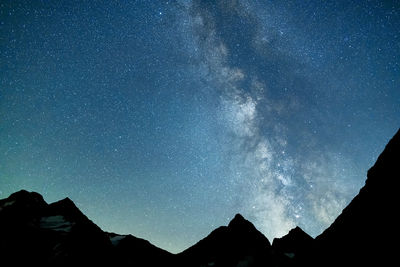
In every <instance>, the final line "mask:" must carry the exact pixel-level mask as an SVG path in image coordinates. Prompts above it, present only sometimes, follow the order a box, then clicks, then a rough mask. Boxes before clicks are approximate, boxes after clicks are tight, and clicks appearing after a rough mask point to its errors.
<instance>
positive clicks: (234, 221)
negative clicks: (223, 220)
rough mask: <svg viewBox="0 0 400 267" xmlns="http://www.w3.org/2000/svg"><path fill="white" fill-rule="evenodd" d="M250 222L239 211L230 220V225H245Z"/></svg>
mask: <svg viewBox="0 0 400 267" xmlns="http://www.w3.org/2000/svg"><path fill="white" fill-rule="evenodd" d="M247 223H250V222H249V221H247V220H246V219H245V218H244V217H243V216H242V215H241V214H239V213H237V214H236V215H235V217H234V218H233V219H232V220H231V221H230V222H229V224H228V227H235V226H238V225H244V224H247Z"/></svg>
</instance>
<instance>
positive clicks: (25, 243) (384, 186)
mask: <svg viewBox="0 0 400 267" xmlns="http://www.w3.org/2000/svg"><path fill="white" fill-rule="evenodd" d="M399 166H400V131H398V132H397V133H396V135H395V136H394V137H393V138H392V140H391V141H390V142H389V143H388V144H387V146H386V148H385V150H384V151H383V152H382V154H381V155H380V156H379V158H378V160H377V162H376V163H375V165H374V166H373V167H372V168H371V169H370V170H369V171H368V178H367V180H366V184H365V186H364V187H363V188H362V189H361V190H360V193H359V194H358V195H357V196H356V197H355V198H354V199H353V200H352V201H351V203H350V204H349V205H348V206H347V207H346V208H345V209H344V210H343V212H342V213H341V214H340V215H339V217H338V218H337V219H336V220H335V221H334V223H333V224H332V225H331V226H330V227H328V228H327V229H326V230H325V231H324V232H323V233H322V234H321V235H319V236H318V237H316V238H315V239H313V238H312V237H310V236H309V235H308V234H307V233H305V232H304V231H303V230H302V229H300V228H299V227H296V228H294V229H292V230H291V231H290V232H289V233H288V234H287V235H286V236H284V237H282V238H279V239H274V240H273V242H272V245H271V243H270V242H269V240H268V239H267V238H266V237H265V236H264V235H263V234H262V233H260V232H259V231H258V230H257V229H256V228H255V227H254V225H253V224H252V223H251V222H249V221H247V220H246V219H245V218H243V217H242V216H241V215H240V214H237V215H236V216H235V217H234V219H233V220H232V221H231V222H230V223H229V225H228V226H221V227H219V228H217V229H215V230H214V231H213V232H211V233H210V234H209V235H208V236H207V237H205V238H204V239H202V240H200V241H199V242H198V243H197V244H195V245H193V246H192V247H190V248H188V249H187V250H185V251H183V252H181V253H179V254H171V253H169V252H167V251H165V250H162V249H160V248H157V247H156V246H154V245H152V244H150V243H149V242H148V241H146V240H143V239H140V238H136V237H134V236H131V235H118V234H114V233H107V232H104V231H102V230H101V229H100V228H99V227H98V226H97V225H96V224H94V223H93V222H92V221H90V220H89V219H88V218H87V217H86V216H85V215H84V214H83V213H82V212H81V211H80V210H79V209H78V208H77V207H76V206H75V204H74V203H73V202H72V201H71V200H70V199H69V198H65V199H63V200H60V201H58V202H55V203H51V204H48V203H46V202H45V201H44V199H43V197H42V196H41V195H40V194H38V193H35V192H28V191H25V190H22V191H19V192H16V193H14V194H12V195H10V196H9V197H8V198H6V199H2V200H0V266H46V265H47V266H81V265H88V266H96V265H99V266H107V265H110V266H362V265H368V266H370V265H371V264H374V263H375V264H377V266H388V265H389V263H390V264H394V263H395V262H396V259H397V256H396V255H397V243H396V241H397V237H398V235H399V231H398V225H397V217H398V216H397V210H398V198H397V192H396V191H397V188H398V187H397V181H398V180H399V179H400V167H399Z"/></svg>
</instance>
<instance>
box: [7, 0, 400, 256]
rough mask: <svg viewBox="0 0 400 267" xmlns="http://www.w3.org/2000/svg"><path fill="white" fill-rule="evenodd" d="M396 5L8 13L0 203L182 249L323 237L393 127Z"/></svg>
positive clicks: (31, 6) (240, 4) (396, 114)
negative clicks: (215, 233) (45, 207)
mask: <svg viewBox="0 0 400 267" xmlns="http://www.w3.org/2000/svg"><path fill="white" fill-rule="evenodd" d="M399 62H400V5H399V3H398V2H397V1H372V0H371V1H356V0H354V1H337V0H324V1H322V0H320V1H317V0H314V1H303V0H298V1H272V0H265V1H250V0H230V1H228V0H220V1H196V0H193V1H190V0H180V1H71V0H68V1H13V0H4V1H1V3H0V198H5V197H8V196H9V194H11V193H13V192H15V191H17V190H20V189H22V188H24V189H27V190H30V191H37V192H39V193H41V194H42V195H43V196H44V198H45V200H46V201H47V202H53V201H56V200H59V199H62V198H64V197H67V196H68V197H70V198H71V199H72V200H73V201H74V202H75V203H76V205H77V206H78V207H79V208H80V209H81V210H82V211H83V212H84V213H85V214H86V215H87V216H88V217H89V218H90V219H91V220H93V221H94V222H95V223H96V224H98V225H99V226H100V227H101V228H102V229H103V230H106V231H112V232H117V233H120V234H128V233H130V234H133V235H135V236H137V237H141V238H145V239H147V240H149V241H150V242H152V243H153V244H155V245H157V246H159V247H161V248H164V249H166V250H168V251H171V252H179V251H182V250H184V249H185V248H187V247H189V246H191V245H193V244H194V243H196V242H197V241H198V240H200V239H202V238H203V237H205V236H206V235H207V234H208V233H209V232H211V231H212V230H213V229H215V228H216V227H218V226H220V225H226V224H227V223H228V222H229V221H230V220H231V219H232V218H233V216H234V215H235V214H236V213H241V214H243V216H244V217H246V218H247V219H249V220H250V221H252V222H253V223H254V224H255V226H256V227H257V228H258V229H259V230H260V231H261V232H263V233H264V234H265V235H266V236H267V237H268V239H269V240H270V241H272V239H273V238H274V237H280V236H282V235H284V234H286V233H287V232H288V231H289V230H290V229H291V228H293V227H295V226H296V225H299V226H300V227H302V228H303V229H304V230H305V231H306V232H308V233H309V234H310V235H312V236H314V237H315V236H316V235H318V234H320V233H321V232H322V231H323V230H324V229H325V228H326V227H328V226H329V225H330V223H332V222H333V220H334V219H335V218H336V216H337V215H338V214H339V213H340V211H341V210H342V209H343V208H344V207H345V206H346V204H347V203H349V201H350V200H351V199H352V198H353V197H354V196H355V195H356V194H357V193H358V191H359V189H360V188H361V187H362V186H363V184H364V182H365V178H366V172H367V170H368V168H369V167H371V166H372V164H373V163H374V162H375V160H376V158H377V156H378V155H379V154H380V152H381V151H382V150H383V148H384V146H385V144H386V143H387V141H388V140H389V139H390V138H391V137H392V136H393V135H394V133H395V132H396V130H397V129H398V127H399V126H400V89H399V82H400V63H399Z"/></svg>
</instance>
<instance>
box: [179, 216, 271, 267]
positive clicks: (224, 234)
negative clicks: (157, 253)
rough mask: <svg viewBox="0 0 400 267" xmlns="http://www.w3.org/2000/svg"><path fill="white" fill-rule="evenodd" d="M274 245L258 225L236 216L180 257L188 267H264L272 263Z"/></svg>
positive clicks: (182, 262) (181, 261)
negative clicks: (262, 266)
mask: <svg viewBox="0 0 400 267" xmlns="http://www.w3.org/2000/svg"><path fill="white" fill-rule="evenodd" d="M270 250H271V244H270V242H269V241H268V239H267V238H266V237H265V236H264V235H263V234H262V233H261V232H259V231H258V230H257V229H256V228H255V227H254V225H253V224H252V223H251V222H249V221H247V220H246V219H244V218H243V216H242V215H240V214H236V216H235V217H234V218H233V220H232V221H231V222H230V223H229V224H228V226H221V227H219V228H217V229H215V230H214V231H212V232H211V233H210V234H209V235H208V236H207V237H206V238H204V239H202V240H200V241H199V242H198V243H197V244H195V245H194V246H192V247H190V248H188V249H186V250H185V251H183V252H181V253H180V254H178V255H177V256H178V257H179V261H180V263H181V264H183V265H185V266H240V265H242V266H249V265H251V266H253V265H254V266H261V265H263V264H268V261H269V259H270V257H269V256H270V255H269V254H270Z"/></svg>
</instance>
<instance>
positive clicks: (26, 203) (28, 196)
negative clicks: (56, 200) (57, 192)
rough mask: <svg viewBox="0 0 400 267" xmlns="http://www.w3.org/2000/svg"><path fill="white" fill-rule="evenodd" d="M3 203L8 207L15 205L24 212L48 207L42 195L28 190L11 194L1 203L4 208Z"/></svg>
mask: <svg viewBox="0 0 400 267" xmlns="http://www.w3.org/2000/svg"><path fill="white" fill-rule="evenodd" d="M2 203H3V204H4V205H6V206H11V205H14V204H15V205H17V206H18V207H20V208H22V209H24V210H25V209H28V210H31V209H40V208H43V207H45V206H46V205H47V203H46V202H45V201H44V199H43V197H42V195H40V194H39V193H36V192H28V191H26V190H20V191H18V192H15V193H13V194H11V195H10V196H9V197H8V198H6V199H3V200H1V201H0V206H2Z"/></svg>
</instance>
